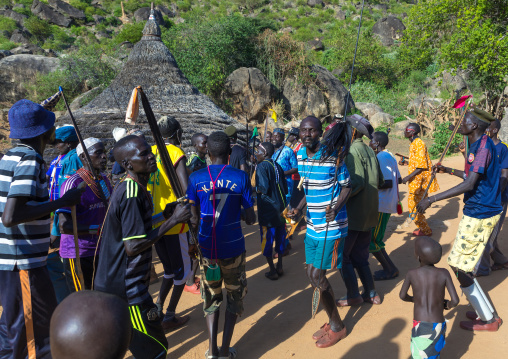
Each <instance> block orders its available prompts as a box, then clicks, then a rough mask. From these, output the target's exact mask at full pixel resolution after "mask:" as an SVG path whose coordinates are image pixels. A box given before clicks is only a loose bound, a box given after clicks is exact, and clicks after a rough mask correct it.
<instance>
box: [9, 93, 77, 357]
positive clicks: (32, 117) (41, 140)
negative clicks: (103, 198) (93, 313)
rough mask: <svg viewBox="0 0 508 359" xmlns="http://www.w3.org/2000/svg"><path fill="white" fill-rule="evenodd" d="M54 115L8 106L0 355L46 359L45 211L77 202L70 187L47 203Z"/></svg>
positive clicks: (49, 300) (51, 298)
mask: <svg viewBox="0 0 508 359" xmlns="http://www.w3.org/2000/svg"><path fill="white" fill-rule="evenodd" d="M54 123H55V114H54V113H53V112H50V111H47V110H45V109H44V108H43V107H42V106H40V105H38V104H35V103H33V102H31V101H29V100H20V101H18V102H16V103H15V104H14V106H12V107H11V109H10V110H9V124H10V129H11V133H10V136H9V137H10V138H13V139H19V140H20V144H19V145H18V146H16V147H15V148H13V149H11V150H9V151H8V152H7V153H6V154H5V156H4V157H3V158H2V160H1V161H0V171H1V172H2V179H1V180H0V215H1V216H2V221H1V223H0V236H1V237H0V238H2V242H1V243H2V244H0V288H1V289H0V303H2V307H3V312H2V316H1V318H0V358H16V359H18V358H27V357H30V358H35V357H38V358H50V357H51V354H50V348H49V321H50V318H51V315H52V313H53V311H54V309H55V307H56V305H57V303H56V297H55V292H54V290H53V285H52V284H51V280H50V278H49V273H48V269H47V266H46V257H47V255H48V250H49V241H50V233H49V230H50V216H49V215H50V213H51V212H54V211H56V210H57V209H58V208H60V207H66V206H73V205H76V204H77V203H79V202H80V197H81V193H82V190H80V189H73V190H71V191H69V192H67V193H66V194H65V195H64V196H63V197H60V198H59V199H57V200H55V201H51V202H49V201H48V200H49V192H48V186H47V183H46V166H45V163H44V160H43V158H42V153H43V152H44V149H45V148H46V145H47V144H48V143H52V142H53V141H54V139H55V127H54Z"/></svg>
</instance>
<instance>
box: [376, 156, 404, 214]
mask: <svg viewBox="0 0 508 359" xmlns="http://www.w3.org/2000/svg"><path fill="white" fill-rule="evenodd" d="M377 160H378V162H379V167H381V172H382V173H383V177H384V179H385V181H386V180H391V181H392V184H393V185H392V188H387V189H380V190H379V212H381V213H397V203H398V202H399V196H398V190H397V189H398V187H399V178H400V173H399V167H398V166H397V160H396V159H395V157H393V155H392V154H391V153H390V152H388V151H386V150H385V151H381V152H379V153H378V154H377Z"/></svg>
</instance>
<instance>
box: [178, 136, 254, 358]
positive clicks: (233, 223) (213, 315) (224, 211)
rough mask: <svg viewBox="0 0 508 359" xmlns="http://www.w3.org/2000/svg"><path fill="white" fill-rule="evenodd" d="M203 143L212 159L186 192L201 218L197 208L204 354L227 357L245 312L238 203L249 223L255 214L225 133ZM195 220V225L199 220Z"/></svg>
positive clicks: (246, 183) (248, 188) (248, 186)
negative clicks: (231, 159)
mask: <svg viewBox="0 0 508 359" xmlns="http://www.w3.org/2000/svg"><path fill="white" fill-rule="evenodd" d="M207 146H208V154H209V155H210V160H211V163H212V164H211V165H210V166H208V167H207V168H205V169H202V170H199V171H197V172H194V173H193V174H192V175H191V176H190V178H189V187H188V188H187V196H188V198H189V200H190V202H191V204H192V205H193V206H192V211H193V212H194V213H193V218H199V212H201V223H200V225H199V246H200V247H201V252H202V254H203V263H200V264H201V296H202V297H203V299H204V304H203V309H204V312H205V317H206V324H207V328H208V336H209V348H208V350H207V352H206V357H208V358H217V357H218V358H229V357H231V356H232V355H233V356H234V355H235V354H233V353H236V352H235V350H234V348H230V347H229V345H230V343H231V338H232V336H233V330H234V328H235V324H236V319H237V317H238V316H240V315H241V314H242V313H243V298H244V297H245V294H247V278H246V273H245V238H244V237H243V234H242V227H241V220H240V215H241V212H242V207H243V208H244V209H245V213H244V214H243V213H242V217H243V218H245V222H246V223H247V224H249V225H251V224H254V222H255V221H256V214H255V212H254V208H253V205H254V203H253V200H252V196H251V194H252V187H251V184H250V180H249V177H248V175H247V173H246V172H245V171H242V170H239V169H236V168H233V167H231V166H229V165H228V158H229V154H230V152H231V147H230V141H229V137H228V135H226V134H225V133H224V132H214V133H212V134H211V135H210V136H209V137H208V144H207ZM193 224H194V225H195V226H196V227H198V224H197V223H193ZM191 250H192V248H191ZM217 267H218V268H217ZM208 272H210V273H208ZM212 274H215V275H213V276H212ZM222 282H224V286H225V287H226V291H227V307H226V308H227V309H226V314H225V320H224V331H223V336H222V346H221V347H220V348H219V347H218V346H217V333H218V326H219V314H220V306H221V303H222V300H223V296H222Z"/></svg>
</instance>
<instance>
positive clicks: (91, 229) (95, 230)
mask: <svg viewBox="0 0 508 359" xmlns="http://www.w3.org/2000/svg"><path fill="white" fill-rule="evenodd" d="M88 233H90V234H98V233H99V225H98V224H92V225H91V226H90V227H88Z"/></svg>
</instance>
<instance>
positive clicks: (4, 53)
mask: <svg viewBox="0 0 508 359" xmlns="http://www.w3.org/2000/svg"><path fill="white" fill-rule="evenodd" d="M11 55H13V53H12V52H10V51H9V50H0V60H1V59H3V58H4V57H7V56H11Z"/></svg>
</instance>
